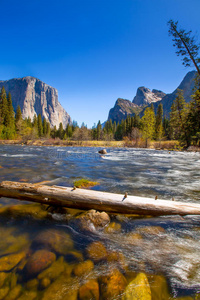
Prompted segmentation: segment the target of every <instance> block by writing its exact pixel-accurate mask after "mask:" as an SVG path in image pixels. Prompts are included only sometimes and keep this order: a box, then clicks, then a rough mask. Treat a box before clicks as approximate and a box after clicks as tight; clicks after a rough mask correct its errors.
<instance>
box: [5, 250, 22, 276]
mask: <svg viewBox="0 0 200 300" xmlns="http://www.w3.org/2000/svg"><path fill="white" fill-rule="evenodd" d="M25 256H26V253H25V252H20V253H15V254H10V255H7V256H3V257H1V258H0V272H2V271H10V270H12V269H13V268H14V267H15V266H16V265H18V263H19V262H20V261H21V260H22V259H23V258H24V257H25Z"/></svg>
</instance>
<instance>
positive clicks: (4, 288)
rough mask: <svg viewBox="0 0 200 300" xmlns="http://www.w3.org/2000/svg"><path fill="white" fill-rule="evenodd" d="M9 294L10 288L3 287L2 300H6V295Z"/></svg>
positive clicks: (0, 294) (0, 297)
mask: <svg viewBox="0 0 200 300" xmlns="http://www.w3.org/2000/svg"><path fill="white" fill-rule="evenodd" d="M8 293H9V287H8V286H6V287H2V288H1V289H0V300H2V299H4V298H5V297H6V295H7V294H8Z"/></svg>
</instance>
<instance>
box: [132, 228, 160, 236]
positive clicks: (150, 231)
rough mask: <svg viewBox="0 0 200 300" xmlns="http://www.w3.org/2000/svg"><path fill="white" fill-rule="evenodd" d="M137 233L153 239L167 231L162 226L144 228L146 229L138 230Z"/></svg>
mask: <svg viewBox="0 0 200 300" xmlns="http://www.w3.org/2000/svg"><path fill="white" fill-rule="evenodd" d="M137 232H138V233H139V234H142V235H144V236H151V237H152V236H158V235H159V234H163V233H164V232H165V229H164V228H163V227H161V226H144V227H139V228H138V229H137Z"/></svg>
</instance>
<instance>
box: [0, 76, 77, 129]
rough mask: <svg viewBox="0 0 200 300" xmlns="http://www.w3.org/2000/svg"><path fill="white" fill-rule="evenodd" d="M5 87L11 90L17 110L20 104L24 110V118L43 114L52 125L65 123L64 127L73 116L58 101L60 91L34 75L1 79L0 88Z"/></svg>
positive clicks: (7, 90) (8, 90)
mask: <svg viewBox="0 0 200 300" xmlns="http://www.w3.org/2000/svg"><path fill="white" fill-rule="evenodd" d="M3 86H4V87H5V89H6V92H7V93H8V92H10V93H11V96H12V101H13V107H14V110H15V112H16V109H17V106H18V105H19V106H20V108H21V110H22V115H23V118H26V117H30V118H31V119H32V120H33V117H34V115H35V114H36V115H39V114H41V116H42V118H46V119H47V121H49V122H50V124H51V126H55V125H56V126H57V127H58V126H59V124H60V122H62V123H63V126H64V128H65V127H66V125H67V124H68V123H70V124H71V122H72V121H71V118H70V116H69V114H68V113H67V112H66V111H65V109H64V108H63V107H62V106H61V104H60V102H59V101H58V91H57V90H56V89H55V88H53V87H51V86H49V85H47V84H46V83H44V82H42V81H41V80H39V79H37V78H34V77H30V76H28V77H24V78H17V79H11V80H6V81H0V88H2V87H3Z"/></svg>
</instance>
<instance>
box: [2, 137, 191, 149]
mask: <svg viewBox="0 0 200 300" xmlns="http://www.w3.org/2000/svg"><path fill="white" fill-rule="evenodd" d="M0 145H29V146H60V147H101V148H104V147H112V148H123V147H128V148H146V142H145V141H142V140H141V141H140V142H138V143H137V144H136V143H135V141H129V140H122V141H93V140H91V141H74V140H60V139H37V140H27V141H24V140H0ZM147 148H149V149H156V150H182V148H181V146H180V144H179V142H178V141H159V142H158V141H150V142H149V144H148V147H147ZM194 151H196V150H194Z"/></svg>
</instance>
